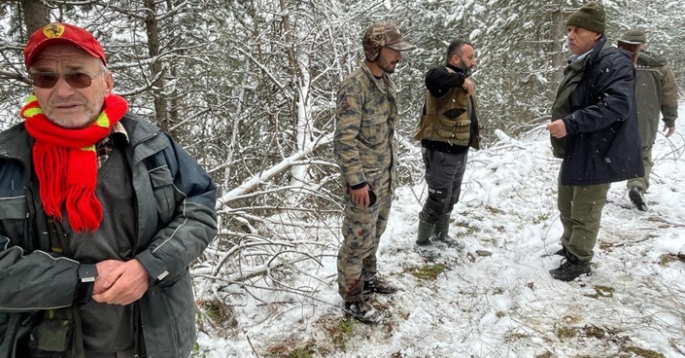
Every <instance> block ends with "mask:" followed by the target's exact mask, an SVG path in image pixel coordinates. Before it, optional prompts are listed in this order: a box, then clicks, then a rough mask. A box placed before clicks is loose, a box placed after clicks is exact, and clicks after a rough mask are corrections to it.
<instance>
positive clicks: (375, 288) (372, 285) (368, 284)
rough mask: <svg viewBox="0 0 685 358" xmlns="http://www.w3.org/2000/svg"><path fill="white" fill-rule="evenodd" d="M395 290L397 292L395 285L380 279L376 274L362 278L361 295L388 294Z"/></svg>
mask: <svg viewBox="0 0 685 358" xmlns="http://www.w3.org/2000/svg"><path fill="white" fill-rule="evenodd" d="M395 292H397V287H395V286H393V285H392V284H390V283H389V282H387V281H385V280H383V279H381V278H380V277H378V275H373V276H371V277H369V279H368V280H364V290H363V291H362V295H370V294H372V293H379V294H381V295H388V294H391V293H395Z"/></svg>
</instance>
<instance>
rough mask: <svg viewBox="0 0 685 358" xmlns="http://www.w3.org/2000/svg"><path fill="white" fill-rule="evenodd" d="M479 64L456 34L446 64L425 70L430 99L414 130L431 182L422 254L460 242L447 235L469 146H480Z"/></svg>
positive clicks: (422, 215) (422, 222) (422, 224)
mask: <svg viewBox="0 0 685 358" xmlns="http://www.w3.org/2000/svg"><path fill="white" fill-rule="evenodd" d="M475 66H476V57H475V53H474V51H473V46H472V45H471V44H470V43H469V42H468V41H466V40H463V39H457V40H454V41H452V43H451V44H450V45H449V47H448V48H447V58H446V63H445V65H443V66H440V67H436V68H433V69H431V70H430V71H428V73H427V74H426V102H425V104H424V108H423V115H422V116H421V120H420V121H419V124H418V126H417V130H416V133H415V134H414V139H416V140H419V141H421V147H422V152H423V162H424V164H425V166H426V184H427V185H428V198H427V199H426V203H425V204H424V206H423V210H422V211H421V213H420V214H419V229H418V237H417V240H416V244H417V251H418V252H419V253H420V254H422V255H424V256H425V255H427V254H428V255H431V256H432V255H433V254H434V252H435V251H436V250H439V249H443V248H444V247H445V246H446V245H447V246H458V245H457V243H456V242H455V241H454V240H452V239H450V238H449V236H448V235H447V234H448V232H449V224H450V214H451V212H452V209H454V205H455V204H456V203H457V201H459V193H460V191H461V182H462V178H463V177H464V171H465V169H466V159H467V157H468V152H469V146H471V147H473V148H475V149H478V148H479V134H478V133H479V128H478V113H477V104H476V96H475V94H474V87H473V82H471V79H470V78H469V76H470V75H471V70H472V69H473V68H474V67H475ZM431 244H437V245H435V246H429V245H431Z"/></svg>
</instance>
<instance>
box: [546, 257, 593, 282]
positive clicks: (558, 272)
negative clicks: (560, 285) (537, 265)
mask: <svg viewBox="0 0 685 358" xmlns="http://www.w3.org/2000/svg"><path fill="white" fill-rule="evenodd" d="M549 274H550V275H552V277H554V278H555V279H557V280H560V281H573V280H575V279H576V278H577V277H578V276H580V275H582V274H586V275H588V276H589V275H590V274H592V268H591V267H590V261H581V260H579V259H578V258H577V257H575V256H574V255H573V254H572V253H570V252H568V251H566V259H564V260H562V261H561V265H560V266H559V268H555V269H554V270H549Z"/></svg>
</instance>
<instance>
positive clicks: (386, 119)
mask: <svg viewBox="0 0 685 358" xmlns="http://www.w3.org/2000/svg"><path fill="white" fill-rule="evenodd" d="M362 44H363V47H364V55H365V57H366V59H365V61H364V62H363V63H362V64H361V66H359V68H357V69H356V70H355V71H354V72H352V73H351V74H349V75H348V76H347V78H345V80H344V81H343V83H342V85H341V86H340V89H339V91H338V95H337V113H336V117H337V126H336V129H335V140H334V146H335V157H336V160H337V162H338V165H339V166H340V169H341V171H342V175H341V178H342V185H343V188H344V189H345V190H346V193H345V195H344V197H345V213H344V219H343V224H342V234H343V238H344V239H343V243H342V246H341V247H340V250H339V251H338V292H339V293H340V295H341V296H342V298H343V299H344V300H345V304H344V305H345V306H344V310H345V312H346V313H347V314H349V315H351V316H353V317H355V318H357V319H359V320H362V321H366V322H375V321H377V320H378V318H379V315H378V314H377V312H375V311H374V310H373V308H372V307H371V305H369V304H368V303H366V302H365V300H364V297H363V294H364V293H392V292H394V291H395V290H396V289H395V288H394V287H392V286H390V285H389V284H387V283H385V282H383V281H381V280H379V278H378V275H377V269H376V251H377V249H378V242H379V240H380V237H381V235H382V234H383V231H385V227H386V225H387V223H388V214H389V212H390V206H391V202H392V183H393V174H392V169H393V161H394V152H393V143H392V140H393V134H394V126H395V120H396V118H397V104H396V89H395V84H394V83H393V82H392V81H391V80H390V78H389V77H388V74H389V73H393V72H394V70H395V66H396V65H397V63H398V62H400V60H402V53H401V51H405V50H409V49H412V48H414V46H412V45H410V44H408V43H406V42H404V41H403V40H402V37H401V35H400V33H399V31H398V30H397V28H396V27H395V26H394V25H392V24H389V23H376V24H374V25H372V26H371V27H369V28H368V29H367V30H366V32H365V33H364V36H363V39H362Z"/></svg>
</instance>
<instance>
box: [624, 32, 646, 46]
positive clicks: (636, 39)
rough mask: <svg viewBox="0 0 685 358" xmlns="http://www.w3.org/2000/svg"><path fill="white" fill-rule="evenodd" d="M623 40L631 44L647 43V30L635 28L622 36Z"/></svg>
mask: <svg viewBox="0 0 685 358" xmlns="http://www.w3.org/2000/svg"><path fill="white" fill-rule="evenodd" d="M619 41H621V42H625V43H628V44H631V45H638V44H643V43H647V36H645V32H644V31H642V30H637V29H633V30H630V31H628V32H626V33H625V34H623V36H621V38H620V39H619Z"/></svg>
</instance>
